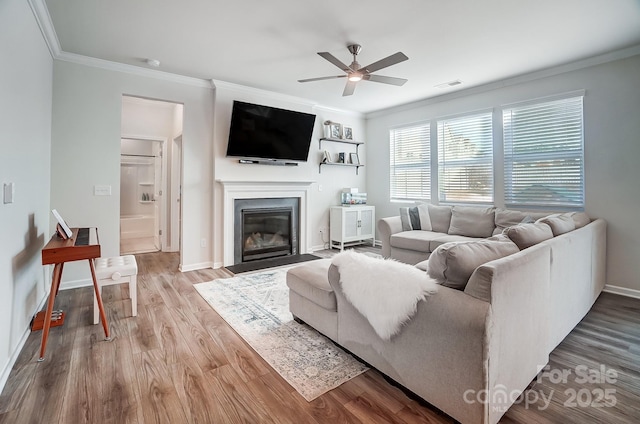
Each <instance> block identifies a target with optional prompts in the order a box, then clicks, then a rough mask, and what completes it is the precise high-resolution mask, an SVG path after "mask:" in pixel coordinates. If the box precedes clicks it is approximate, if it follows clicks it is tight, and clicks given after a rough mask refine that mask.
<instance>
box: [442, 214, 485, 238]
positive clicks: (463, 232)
mask: <svg viewBox="0 0 640 424" xmlns="http://www.w3.org/2000/svg"><path fill="white" fill-rule="evenodd" d="M494 228H495V210H494V208H479V207H473V206H454V207H453V208H452V209H451V223H450V224H449V230H448V231H447V232H448V233H449V234H454V235H460V236H469V237H491V234H492V233H493V230H494Z"/></svg>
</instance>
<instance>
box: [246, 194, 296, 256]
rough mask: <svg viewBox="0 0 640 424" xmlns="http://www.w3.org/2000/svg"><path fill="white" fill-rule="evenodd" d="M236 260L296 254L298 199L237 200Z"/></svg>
mask: <svg viewBox="0 0 640 424" xmlns="http://www.w3.org/2000/svg"><path fill="white" fill-rule="evenodd" d="M234 203H235V205H234V214H235V219H234V263H235V264H240V263H246V262H251V261H256V260H264V259H270V258H276V257H281V256H289V255H297V254H298V250H299V245H298V232H299V218H298V215H299V199H298V198H270V199H236V200H235V202H234Z"/></svg>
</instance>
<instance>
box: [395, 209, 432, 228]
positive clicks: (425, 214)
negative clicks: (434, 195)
mask: <svg viewBox="0 0 640 424" xmlns="http://www.w3.org/2000/svg"><path fill="white" fill-rule="evenodd" d="M400 221H401V222H402V231H411V230H426V231H431V218H429V208H428V207H427V205H426V204H421V205H418V206H413V207H410V208H409V207H406V208H400Z"/></svg>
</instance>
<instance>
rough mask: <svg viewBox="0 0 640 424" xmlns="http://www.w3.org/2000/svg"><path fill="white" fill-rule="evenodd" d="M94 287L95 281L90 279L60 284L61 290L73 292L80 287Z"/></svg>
mask: <svg viewBox="0 0 640 424" xmlns="http://www.w3.org/2000/svg"><path fill="white" fill-rule="evenodd" d="M89 286H93V281H91V280H90V279H88V278H84V279H82V280H73V281H65V282H62V283H60V290H71V289H77V288H80V287H89Z"/></svg>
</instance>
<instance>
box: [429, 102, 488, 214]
mask: <svg viewBox="0 0 640 424" xmlns="http://www.w3.org/2000/svg"><path fill="white" fill-rule="evenodd" d="M438 195H439V199H440V201H441V202H462V203H474V202H478V203H492V202H493V130H492V124H491V112H487V113H482V114H478V115H473V116H463V117H460V118H455V119H447V120H442V121H438Z"/></svg>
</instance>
